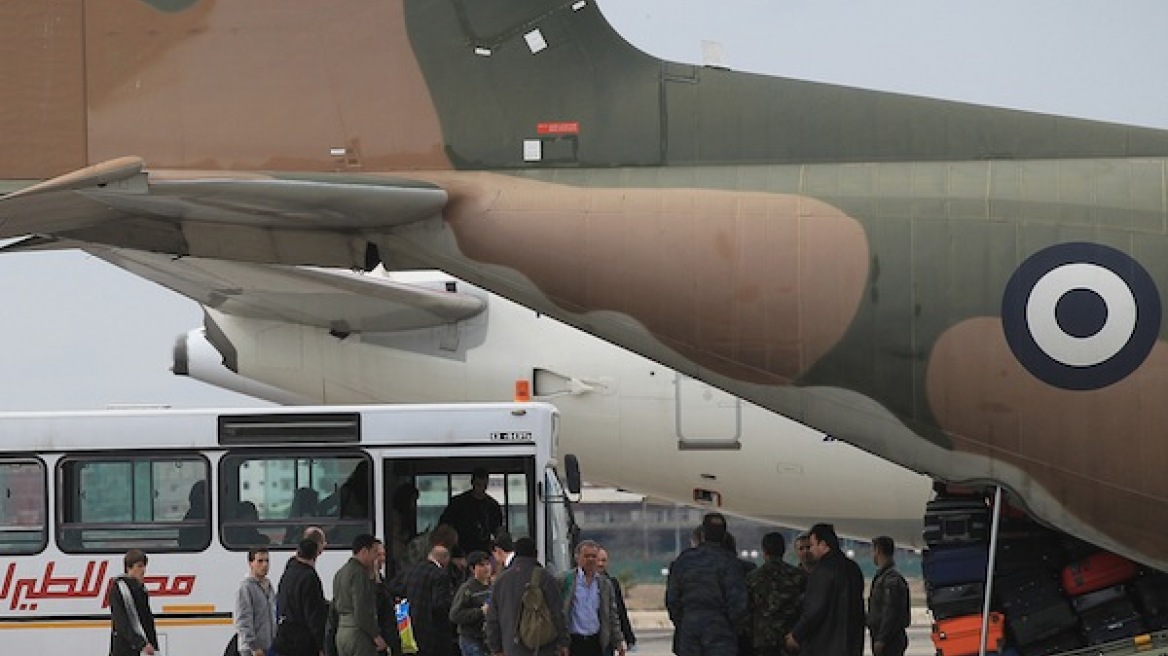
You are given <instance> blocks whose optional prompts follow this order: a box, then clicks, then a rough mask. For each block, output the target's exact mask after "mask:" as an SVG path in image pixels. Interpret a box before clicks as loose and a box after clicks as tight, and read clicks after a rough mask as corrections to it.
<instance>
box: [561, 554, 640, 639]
mask: <svg viewBox="0 0 1168 656" xmlns="http://www.w3.org/2000/svg"><path fill="white" fill-rule="evenodd" d="M599 556H600V545H599V544H597V543H595V542H593V541H592V540H583V541H581V542H580V544H579V545H577V546H576V569H574V570H572V571H570V572H566V573H564V574H563V575H562V576H561V577H560V579H559V584H560V593H561V595H562V596H563V599H564V617H565V619H566V620H567V624H568V637H569V638H570V640H571V642H570V644H569V647H568V649H569V652H570V653H571V656H605V654H607V653H608V652H609V651H610V650H615V651H616V652H617V654H619V655H620V656H625V637H624V634H623V633H622V632H621V626H620V613H619V611H618V610H617V606H616V594H615V593H614V592H613V589H612V581H609V580H608V578H607V577H605V576H602V575H601V574H600V571H599Z"/></svg>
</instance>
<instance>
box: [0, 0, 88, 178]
mask: <svg viewBox="0 0 1168 656" xmlns="http://www.w3.org/2000/svg"><path fill="white" fill-rule="evenodd" d="M0 7H2V8H0V178H9V179H11V178H48V177H52V176H55V175H59V174H61V173H65V172H67V171H72V170H74V169H79V168H81V167H83V166H85V163H86V162H85V81H84V79H83V70H84V67H83V65H82V44H83V43H84V39H83V36H82V16H83V14H84V12H83V7H82V0H45V1H43V2H23V1H20V0H8V1H7V2H3V3H0Z"/></svg>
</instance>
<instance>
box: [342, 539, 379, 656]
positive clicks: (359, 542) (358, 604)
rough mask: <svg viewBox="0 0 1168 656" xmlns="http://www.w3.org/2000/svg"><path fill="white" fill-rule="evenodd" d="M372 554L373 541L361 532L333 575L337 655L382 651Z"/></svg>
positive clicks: (371, 655) (374, 552) (369, 655)
mask: <svg viewBox="0 0 1168 656" xmlns="http://www.w3.org/2000/svg"><path fill="white" fill-rule="evenodd" d="M376 557H377V540H376V539H374V537H373V536H372V535H369V534H368V533H362V534H361V535H358V536H357V537H355V538H353V556H352V557H351V558H349V560H348V562H346V563H345V564H344V565H343V566H341V569H339V570H337V573H336V576H334V577H333V607H334V608H335V609H336V611H337V654H338V656H375V654H376V653H377V652H378V651H384V650H385V647H386V645H385V640H383V639H382V638H381V627H380V626H379V625H378V624H377V590H376V588H375V585H374V583H373V561H374V559H375V558H376Z"/></svg>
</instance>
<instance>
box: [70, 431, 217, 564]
mask: <svg viewBox="0 0 1168 656" xmlns="http://www.w3.org/2000/svg"><path fill="white" fill-rule="evenodd" d="M58 467H59V469H60V481H61V485H62V490H61V495H60V497H59V502H58V503H59V505H60V518H61V524H60V538H59V540H60V543H61V544H60V546H61V550H62V551H65V552H67V553H86V552H106V553H109V552H120V551H125V550H126V549H128V548H131V547H137V548H140V549H147V550H151V551H202V550H203V549H206V548H207V545H208V544H210V537H211V521H210V517H209V513H208V512H207V510H208V508H209V503H208V501H209V491H208V489H207V469H208V467H207V461H206V460H205V459H203V458H202V457H201V456H197V455H189V456H174V455H171V454H167V455H141V456H133V455H131V456H112V457H101V456H91V457H87V456H81V457H68V458H65V459H63V460H62V461H61V463H60V465H58Z"/></svg>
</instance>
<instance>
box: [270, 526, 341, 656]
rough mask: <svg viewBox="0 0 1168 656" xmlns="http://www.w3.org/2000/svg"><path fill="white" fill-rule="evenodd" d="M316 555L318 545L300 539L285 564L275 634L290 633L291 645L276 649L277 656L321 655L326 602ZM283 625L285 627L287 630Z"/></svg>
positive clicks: (326, 618) (279, 590)
mask: <svg viewBox="0 0 1168 656" xmlns="http://www.w3.org/2000/svg"><path fill="white" fill-rule="evenodd" d="M319 554H320V543H319V542H317V541H315V540H312V539H304V540H301V541H300V543H299V544H298V545H296V555H295V556H293V557H292V560H290V561H288V566H287V567H285V568H284V575H283V576H281V577H280V585H279V586H278V589H277V590H276V599H277V603H278V604H279V607H280V612H281V613H282V615H283V616H282V618H281V626H280V627H279V628H278V629H277V632H278V633H279V632H284V631H287V632H289V633H290V634H291V635H290V636H289V637H290V638H291V640H290V642H292V643H293V645H291V649H288V648H285V647H284V646H280V647H277V649H278V650H279V652H280V656H313V655H314V654H315V655H321V656H323V654H324V629H325V623H326V622H327V621H328V601H326V600H325V598H324V588H323V586H321V583H320V576H319V575H318V574H317V573H316V558H317V556H318V555H319ZM283 624H288V627H287V628H286V627H284V626H283ZM281 642H282V641H281Z"/></svg>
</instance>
